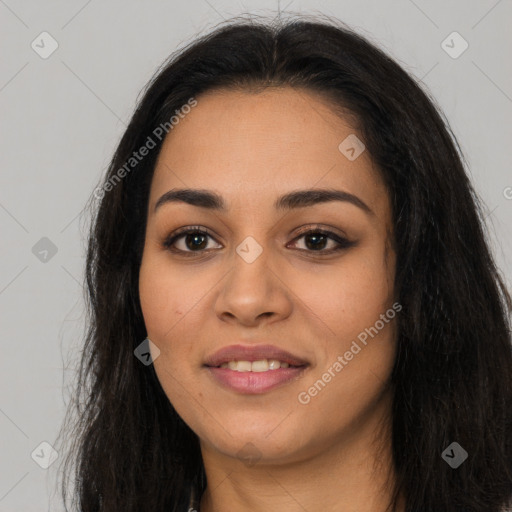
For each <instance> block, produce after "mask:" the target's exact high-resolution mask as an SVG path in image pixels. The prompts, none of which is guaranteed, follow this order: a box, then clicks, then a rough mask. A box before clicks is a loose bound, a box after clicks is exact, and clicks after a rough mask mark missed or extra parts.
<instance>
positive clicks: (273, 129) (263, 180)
mask: <svg viewBox="0 0 512 512" xmlns="http://www.w3.org/2000/svg"><path fill="white" fill-rule="evenodd" d="M196 99H197V106H195V107H194V108H193V109H191V111H190V112H189V113H188V114H186V115H185V116H184V117H183V118H182V119H180V121H179V123H178V124H176V125H175V126H174V127H173V129H172V131H170V132H169V134H168V135H167V136H166V139H165V141H164V144H163V146H162V149H161V152H160V155H159V158H158V161H157V164H156V168H155V173H154V176H153V182H152V186H151V196H150V209H151V206H152V205H154V204H155V202H156V201H157V200H158V197H159V196H160V195H161V194H163V193H165V192H167V191H168V190H169V189H171V188H178V187H179V188H186V187H188V188H201V189H211V190H215V191H216V192H218V193H219V194H221V195H222V196H223V197H225V198H226V202H227V206H228V208H229V207H230V206H231V205H233V206H237V205H238V206H239V205H240V204H242V203H245V202H246V201H248V200H249V201H255V200H256V198H258V200H260V201H264V199H265V198H269V201H270V199H272V204H273V202H274V201H273V198H274V197H276V196H278V195H282V194H284V193H286V192H288V191H290V190H291V189H299V188H303V189H304V188H312V187H322V188H325V187H336V188H340V187H341V188H343V189H344V190H347V191H348V192H350V193H352V194H356V195H364V196H365V198H366V199H365V202H369V203H373V204H374V205H376V206H378V203H382V199H383V198H382V196H383V183H382V180H381V178H380V174H379V172H378V171H377V170H376V169H375V168H374V165H373V162H372V160H371V158H370V156H369V154H368V152H367V151H363V152H362V154H361V155H360V156H358V157H357V158H356V159H355V160H352V161H351V160H349V159H348V158H347V156H346V155H345V154H344V153H343V152H342V151H340V149H339V146H340V144H341V143H343V141H345V140H347V137H348V138H349V139H348V140H349V141H351V140H353V139H352V138H353V137H354V136H355V137H358V138H359V139H361V138H362V137H361V136H360V135H359V134H358V133H357V132H356V130H355V129H354V128H353V127H352V126H351V125H350V124H349V122H348V121H347V120H345V119H342V118H341V117H339V116H338V115H337V114H335V113H334V110H333V108H332V106H331V105H330V104H329V103H328V102H327V101H326V100H324V99H323V98H322V97H320V96H317V95H315V94H314V93H311V92H308V91H305V90H298V89H292V88H288V87H282V88H271V89H266V90H264V91H263V92H258V93H254V92H249V91H232V90H217V91H213V92H209V93H206V94H203V95H200V96H198V97H197V98H196ZM249 193H250V197H248V196H249ZM386 195H387V194H386ZM269 204H270V203H269ZM382 206H383V207H385V205H384V204H383V205H382Z"/></svg>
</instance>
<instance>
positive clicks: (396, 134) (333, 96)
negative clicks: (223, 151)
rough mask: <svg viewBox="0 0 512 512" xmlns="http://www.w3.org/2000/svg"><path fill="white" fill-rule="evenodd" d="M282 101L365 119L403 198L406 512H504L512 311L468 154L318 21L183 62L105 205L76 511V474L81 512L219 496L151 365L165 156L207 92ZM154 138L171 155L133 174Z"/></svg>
mask: <svg viewBox="0 0 512 512" xmlns="http://www.w3.org/2000/svg"><path fill="white" fill-rule="evenodd" d="M269 86H273V87H275V86H277V87H279V86H287V87H296V88H302V89H304V88H305V89H307V90H309V91H311V92H316V93H318V94H319V95H322V96H323V97H325V98H328V99H329V101H330V104H331V105H332V108H333V110H335V111H337V112H339V113H340V115H350V116H352V118H353V120H354V121H355V123H356V124H357V126H355V128H357V129H358V131H359V132H360V133H361V134H362V137H363V138H364V143H365V145H366V148H367V150H368V151H369V153H370V155H371V157H372V159H373V161H374V162H375V164H376V165H377V167H378V169H379V170H380V172H381V173H382V176H383V178H384V180H385V183H386V185H387V190H388V193H389V195H390V198H391V203H392V215H393V224H394V235H395V239H396V253H397V262H396V281H395V289H396V296H397V297H398V299H399V302H400V304H401V305H402V307H403V310H402V312H401V314H400V321H399V323H398V339H397V343H398V352H397V358H396V361H395V365H394V369H393V375H392V382H393V384H394V389H395V393H394V401H393V410H392V414H393V423H392V451H393V465H394V468H395V474H396V486H395V489H394V491H395V492H394V495H393V498H394V502H393V503H391V504H390V509H393V508H394V506H396V500H397V499H398V496H399V495H403V496H404V497H405V504H406V511H407V512H458V511H465V512H477V511H479V512H498V511H500V510H502V508H503V507H504V506H505V505H506V504H508V503H509V502H510V499H511V496H512V441H511V439H512V352H511V338H510V312H511V309H512V304H511V299H510V295H509V294H508V293H507V290H506V288H505V286H504V284H503V280H502V278H501V277H500V274H499V272H498V270H497V268H496V266H495V263H494V260H493V257H492V254H491V252H490V249H489V242H488V241H487V239H486V231H485V224H484V222H483V218H484V214H483V208H482V205H481V202H480V200H479V199H478V197H477V195H476V193H475V192H474V190H473V188H472V186H471V184H470V181H469V179H468V176H467V174H466V171H465V161H464V158H463V155H462V152H461V150H460V147H459V145H458V143H457V141H456V138H455V137H454V135H453V133H452V131H451V129H450V128H449V125H448V122H447V121H446V119H445V118H444V116H443V115H442V114H441V113H440V111H439V108H438V107H436V103H435V101H434V100H433V99H432V98H431V97H430V96H429V94H428V93H427V92H426V91H425V90H424V88H423V87H422V86H421V85H420V84H419V83H418V81H416V80H414V79H413V78H412V77H411V76H410V75H409V74H408V73H407V72H405V71H404V70H403V69H402V68H401V67H400V66H399V65H398V64H397V63H396V62H395V61H394V60H392V59H391V58H390V57H388V56H387V55H386V54H385V53H384V52H382V51H381V50H379V49H378V48H376V46H374V45H373V44H371V43H370V42H369V41H368V40H366V39H365V38H364V37H362V36H361V35H358V34H357V33H355V32H353V31H352V30H351V29H349V28H347V27H346V26H345V25H344V24H343V23H341V22H338V21H333V20H332V19H331V20H324V19H320V18H315V19H306V18H304V17H300V18H295V19H288V20H287V21H280V20H275V21H272V22H262V21H261V20H259V21H253V20H249V19H236V20H230V21H228V22H227V23H225V24H222V25H221V26H220V27H217V28H216V29H215V30H214V31H212V32H210V33H208V34H207V35H204V36H202V37H200V38H197V39H196V40H194V41H193V42H192V43H191V44H189V46H187V47H186V48H184V49H182V50H181V51H180V52H178V53H176V54H174V55H172V56H171V58H170V59H169V60H168V62H166V63H165V64H164V65H163V66H162V67H161V69H160V70H159V71H158V72H157V73H156V75H155V76H154V78H153V79H152V80H151V82H150V83H149V84H148V86H147V87H146V89H145V90H144V92H143V95H142V97H141V99H140V101H139V102H138V106H137V108H136V110H135V113H134V114H133V116H132V118H131V120H130V123H129V125H128V127H127V128H126V131H125V132H124V135H123V137H122V139H121V141H120V143H119V145H118V147H117V149H116V151H115V154H114V156H113V158H112V161H111V163H110V166H109V168H108V172H107V173H106V175H105V176H104V179H103V182H102V185H101V187H102V188H101V193H98V192H97V191H95V193H94V194H93V196H94V197H92V198H91V202H90V208H91V210H92V216H93V222H92V225H91V228H90V233H89V237H88V252H87V260H86V289H87V292H88V295H87V311H88V318H87V326H88V327H87V334H86V339H85V343H84V346H83V352H82V353H81V361H80V366H79V373H78V378H77V381H76V382H77V386H76V391H75V394H74V399H73V400H72V401H71V402H70V404H69V409H68V414H67V416H66V421H65V422H64V425H65V427H64V428H65V432H66V435H68V436H69V438H70V439H71V445H70V447H69V450H68V452H67V456H66V463H65V468H64V472H63V474H64V481H63V484H62V494H63V498H64V501H65V502H66V507H67V498H68V492H69V479H70V478H71V476H72V475H74V477H75V482H74V484H75V485H74V487H73V492H72V497H73V502H72V505H71V506H72V507H73V508H72V510H79V511H83V512H99V511H102V512H120V511H122V512H144V511H148V512H160V511H164V510H165V511H168V512H171V511H174V512H183V511H186V510H188V507H189V504H191V503H192V505H193V506H195V507H196V508H197V507H198V503H199V499H200V497H201V494H202V492H203V491H204V489H205V485H206V479H205V473H204V467H203V463H202V459H201V452H200V449H199V442H198V439H197V436H196V435H195V434H194V433H193V432H192V431H191V430H190V429H189V427H188V426H187V425H186V424H185V423H184V422H183V421H182V420H181V418H180V417H179V416H178V415H177V413H176V411H175V410H174V408H173V406H172V404H170V402H169V400H168V398H167V396H166V395H165V393H164V392H163V390H162V387H161V386H160V383H159V381H158V379H157V376H156V374H155V371H154V368H153V366H152V365H149V366H146V365H144V364H141V361H140V360H139V359H138V358H136V357H135V356H134V350H135V349H136V347H137V346H139V344H140V343H141V342H142V341H143V340H144V339H145V337H146V335H147V332H146V329H145V325H144V321H143V317H142V313H141V307H140V303H139V293H138V275H139V267H140V263H141V256H142V250H143V247H144V238H145V227H146V210H147V205H148V197H149V187H150V184H151V180H152V175H153V171H154V167H155V162H156V158H157V156H158V153H159V150H160V147H161V144H162V140H163V137H162V138H161V139H158V137H156V136H155V134H154V131H155V129H156V128H157V127H158V126H161V125H162V124H163V123H169V120H170V119H171V117H172V116H173V115H174V114H175V111H177V110H178V111H179V110H180V108H181V107H182V106H183V105H185V104H187V102H188V101H189V100H190V99H191V98H195V99H196V100H197V101H198V103H199V104H200V101H201V98H200V95H201V93H203V92H205V91H211V90H213V89H218V88H224V89H238V90H240V89H243V90H252V91H257V90H258V89H259V88H265V87H269ZM211 129H212V130H215V125H214V123H212V128H211ZM148 137H152V139H153V140H154V141H155V143H156V147H154V148H153V149H151V150H150V151H149V153H148V154H147V156H145V157H144V158H143V159H141V160H140V161H137V164H136V165H133V166H132V168H129V170H127V169H128V167H126V164H127V162H128V161H129V160H130V158H132V157H133V153H134V151H138V150H139V149H140V148H141V147H142V146H144V145H145V144H146V143H147V140H148ZM132 163H133V162H132ZM123 166H125V171H126V172H125V173H119V169H121V168H123ZM120 174H121V175H122V177H121V179H119V177H120ZM109 184H110V185H109ZM71 418H76V419H75V420H73V422H72V419H71ZM452 442H457V443H458V444H459V445H460V446H462V447H463V448H464V449H465V450H466V452H467V453H468V458H467V460H466V461H465V462H464V463H463V464H461V465H460V467H458V468H457V469H452V468H451V467H450V465H448V464H447V462H446V461H445V460H443V458H442V457H441V453H442V452H443V450H444V449H445V448H446V447H448V446H449V445H450V444H451V443H452ZM191 499H192V502H191V501H190V500H191Z"/></svg>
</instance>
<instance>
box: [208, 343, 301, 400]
mask: <svg viewBox="0 0 512 512" xmlns="http://www.w3.org/2000/svg"><path fill="white" fill-rule="evenodd" d="M308 366H309V363H308V362H307V361H305V360H303V359H301V358H299V357H297V356H294V355H293V354H291V353H289V352H286V351H284V350H281V349H279V348H277V347H275V346H272V345H259V346H244V345H231V346H229V347H225V348H223V349H221V350H219V351H217V352H215V353H214V354H213V355H211V356H210V357H208V358H207V360H206V362H205V364H204V367H205V368H206V369H207V370H208V372H209V374H210V375H211V376H212V377H213V380H214V381H215V382H216V383H217V384H220V385H221V386H222V387H224V388H228V389H230V390H231V391H235V392H238V393H242V394H261V393H266V392H268V391H270V390H272V389H274V388H277V387H280V386H282V385H284V384H286V383H289V382H291V381H293V380H295V379H297V378H299V377H300V376H302V374H303V372H304V371H305V369H306V368H307V367H308Z"/></svg>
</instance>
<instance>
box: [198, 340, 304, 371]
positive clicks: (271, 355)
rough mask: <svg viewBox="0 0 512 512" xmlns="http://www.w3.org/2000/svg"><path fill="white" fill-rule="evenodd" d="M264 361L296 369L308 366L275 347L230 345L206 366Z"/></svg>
mask: <svg viewBox="0 0 512 512" xmlns="http://www.w3.org/2000/svg"><path fill="white" fill-rule="evenodd" d="M264 359H266V360H269V361H270V360H277V361H280V362H282V363H288V364H289V365H290V366H296V367H298V366H306V365H307V364H308V362H307V361H305V360H304V359H301V358H300V357H298V356H295V355H293V354H291V353H290V352H287V351H285V350H282V349H280V348H278V347H276V346H274V345H253V346H246V345H245V346H244V345H230V346H228V347H224V348H221V349H220V350H218V351H217V352H214V353H213V354H211V355H210V356H208V357H207V358H206V360H205V366H210V367H220V366H221V365H222V364H223V363H229V362H230V361H250V362H253V361H261V360H264Z"/></svg>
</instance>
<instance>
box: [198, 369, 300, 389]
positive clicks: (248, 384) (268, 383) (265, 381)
mask: <svg viewBox="0 0 512 512" xmlns="http://www.w3.org/2000/svg"><path fill="white" fill-rule="evenodd" d="M207 368H208V371H209V372H210V374H211V375H213V377H214V378H215V379H216V380H217V381H218V382H220V383H221V384H222V385H224V386H225V387H227V388H229V389H231V390H233V391H238V392H239V393H244V394H248V395H257V394H260V393H266V392H267V391H270V390H272V389H274V388H277V387H279V386H281V385H283V384H285V383H287V382H290V381H292V380H295V379H297V378H298V377H300V376H301V375H302V373H303V372H304V370H305V369H306V367H305V366H300V367H295V368H290V367H289V368H278V369H277V370H268V371H266V372H237V371H236V370H230V369H229V368H216V367H213V366H209V367H207Z"/></svg>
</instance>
